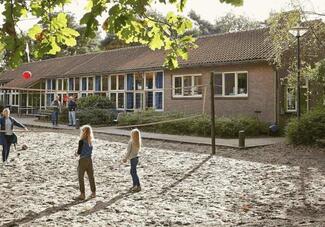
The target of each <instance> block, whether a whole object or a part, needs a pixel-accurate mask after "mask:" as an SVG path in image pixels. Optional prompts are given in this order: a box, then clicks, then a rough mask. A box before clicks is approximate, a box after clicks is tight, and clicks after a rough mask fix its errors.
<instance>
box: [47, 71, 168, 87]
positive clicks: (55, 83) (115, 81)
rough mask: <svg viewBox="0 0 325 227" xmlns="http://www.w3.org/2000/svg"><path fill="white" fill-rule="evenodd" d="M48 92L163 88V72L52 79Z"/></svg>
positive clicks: (48, 82)
mask: <svg viewBox="0 0 325 227" xmlns="http://www.w3.org/2000/svg"><path fill="white" fill-rule="evenodd" d="M46 84H47V87H46V89H47V90H55V91H84V92H88V91H89V92H93V91H97V92H101V91H124V90H128V91H131V90H154V89H162V88H163V72H146V73H130V74H126V75H125V74H121V75H110V76H95V77H94V76H91V77H90V76H89V77H82V78H78V77H76V78H68V79H51V80H47V82H46Z"/></svg>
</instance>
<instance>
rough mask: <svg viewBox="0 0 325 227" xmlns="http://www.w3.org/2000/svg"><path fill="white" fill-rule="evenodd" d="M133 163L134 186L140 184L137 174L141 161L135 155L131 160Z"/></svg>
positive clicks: (131, 171)
mask: <svg viewBox="0 0 325 227" xmlns="http://www.w3.org/2000/svg"><path fill="white" fill-rule="evenodd" d="M130 163H131V170H130V173H131V176H132V181H133V186H140V180H139V177H138V174H137V165H138V163H139V158H138V157H135V158H132V159H131V160H130Z"/></svg>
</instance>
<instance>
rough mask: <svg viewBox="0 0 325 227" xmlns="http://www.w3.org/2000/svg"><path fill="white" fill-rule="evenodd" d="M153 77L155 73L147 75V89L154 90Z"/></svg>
mask: <svg viewBox="0 0 325 227" xmlns="http://www.w3.org/2000/svg"><path fill="white" fill-rule="evenodd" d="M153 77H154V74H153V72H150V73H146V74H145V78H146V89H153Z"/></svg>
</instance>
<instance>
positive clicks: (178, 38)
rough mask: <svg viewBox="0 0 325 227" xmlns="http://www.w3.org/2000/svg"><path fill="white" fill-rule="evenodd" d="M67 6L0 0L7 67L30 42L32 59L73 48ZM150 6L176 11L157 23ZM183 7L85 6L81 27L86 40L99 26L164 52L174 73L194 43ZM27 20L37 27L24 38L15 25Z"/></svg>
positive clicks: (130, 1)
mask: <svg viewBox="0 0 325 227" xmlns="http://www.w3.org/2000/svg"><path fill="white" fill-rule="evenodd" d="M216 1H217V0H216ZM219 1H220V2H224V3H228V4H232V5H235V6H240V5H242V4H243V0H219ZM71 2H72V0H47V1H44V0H20V1H14V0H0V4H1V5H2V6H3V8H4V10H3V12H2V16H3V18H4V19H3V24H2V26H1V28H0V54H2V53H4V60H5V61H6V62H7V64H8V65H9V66H10V67H17V66H19V65H20V64H21V63H22V62H23V60H24V55H25V48H26V43H27V42H28V41H30V40H33V42H35V46H34V47H33V50H32V52H31V53H32V55H33V57H34V58H35V59H40V58H42V57H43V56H44V55H46V54H49V55H56V54H57V53H58V52H60V51H61V49H62V47H64V46H67V47H73V46H76V45H77V37H79V36H80V33H79V32H78V31H77V30H76V29H74V28H71V26H69V25H68V18H67V13H65V12H64V10H63V9H64V6H65V5H67V4H69V3H71ZM155 2H159V3H162V4H165V5H173V6H175V8H176V10H175V11H171V12H169V13H167V15H166V16H164V20H157V19H156V18H154V17H152V16H150V15H149V14H148V11H149V9H150V6H151V5H152V4H154V3H155ZM186 3H187V1H186V0H156V1H152V0H141V1H139V0H114V1H112V0H88V4H87V11H86V13H85V14H84V16H83V17H82V19H81V20H80V24H82V25H85V31H84V35H85V37H90V38H93V37H95V36H96V32H97V31H98V29H99V26H102V27H103V29H104V30H106V31H107V32H108V33H111V34H115V35H116V36H117V37H118V38H119V39H120V40H122V41H124V42H125V43H141V44H144V45H148V46H149V48H150V49H152V50H156V49H163V50H164V51H165V52H166V58H165V66H166V67H168V68H177V67H178V58H182V59H184V60H186V59H187V58H188V51H189V49H190V48H194V47H195V44H194V42H195V39H194V37H193V36H192V35H188V34H187V31H189V30H190V29H192V22H191V20H190V19H189V18H187V17H184V16H182V12H183V10H184V7H185V5H186ZM104 15H106V20H105V22H104V23H103V24H102V25H101V24H100V23H99V21H98V17H99V16H104ZM30 16H32V17H35V18H37V19H38V22H37V23H35V24H34V26H33V27H32V28H31V29H29V31H28V33H27V35H25V34H23V32H21V31H19V29H18V28H17V23H18V22H19V21H21V20H23V19H24V18H27V17H30ZM0 56H1V55H0Z"/></svg>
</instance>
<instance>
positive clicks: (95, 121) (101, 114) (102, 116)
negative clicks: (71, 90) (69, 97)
mask: <svg viewBox="0 0 325 227" xmlns="http://www.w3.org/2000/svg"><path fill="white" fill-rule="evenodd" d="M77 118H78V119H79V121H80V125H85V124H90V125H97V126H108V125H113V124H114V119H115V118H116V112H115V111H110V110H104V109H95V108H92V109H88V110H85V109H82V110H79V111H77Z"/></svg>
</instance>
